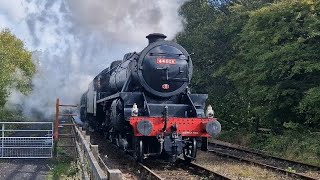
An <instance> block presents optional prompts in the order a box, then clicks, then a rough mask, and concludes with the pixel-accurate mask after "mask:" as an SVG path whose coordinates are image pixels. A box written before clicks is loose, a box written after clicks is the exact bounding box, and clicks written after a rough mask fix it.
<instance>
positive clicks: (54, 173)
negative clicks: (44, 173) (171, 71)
mask: <svg viewBox="0 0 320 180" xmlns="http://www.w3.org/2000/svg"><path fill="white" fill-rule="evenodd" d="M79 172H80V169H79V167H78V165H77V162H76V161H72V160H70V159H63V158H56V159H53V160H52V167H51V170H50V172H49V176H48V178H47V179H48V180H60V179H76V177H77V176H78V174H79Z"/></svg>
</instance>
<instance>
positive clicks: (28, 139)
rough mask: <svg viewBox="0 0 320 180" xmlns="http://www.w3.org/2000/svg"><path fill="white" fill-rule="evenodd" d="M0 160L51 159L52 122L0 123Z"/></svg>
mask: <svg viewBox="0 0 320 180" xmlns="http://www.w3.org/2000/svg"><path fill="white" fill-rule="evenodd" d="M0 126H1V130H0V131H1V137H0V158H52V149H53V136H52V134H53V123H52V122H0Z"/></svg>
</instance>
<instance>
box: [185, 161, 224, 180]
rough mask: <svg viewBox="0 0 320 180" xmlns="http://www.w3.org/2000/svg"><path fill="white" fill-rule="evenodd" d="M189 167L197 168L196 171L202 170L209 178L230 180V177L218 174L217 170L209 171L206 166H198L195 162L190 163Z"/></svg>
mask: <svg viewBox="0 0 320 180" xmlns="http://www.w3.org/2000/svg"><path fill="white" fill-rule="evenodd" d="M189 167H191V168H194V169H197V171H202V172H203V173H204V174H206V175H207V176H208V177H210V179H218V180H230V178H228V177H226V176H224V175H222V174H219V173H217V172H214V171H211V170H209V169H208V168H205V167H203V166H200V165H199V164H196V163H190V164H189Z"/></svg>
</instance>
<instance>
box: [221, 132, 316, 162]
mask: <svg viewBox="0 0 320 180" xmlns="http://www.w3.org/2000/svg"><path fill="white" fill-rule="evenodd" d="M218 139H220V140H223V141H227V142H231V143H235V144H240V145H243V146H247V147H251V148H255V149H260V150H263V151H267V152H269V153H271V154H273V155H275V156H279V157H284V158H287V159H292V160H296V161H300V162H305V163H308V164H314V165H318V166H320V133H319V132H309V131H306V130H302V131H293V130H286V131H284V132H283V133H282V134H280V135H274V134H255V133H251V132H249V131H246V130H239V131H226V132H224V133H222V135H221V136H220V137H219V138H218Z"/></svg>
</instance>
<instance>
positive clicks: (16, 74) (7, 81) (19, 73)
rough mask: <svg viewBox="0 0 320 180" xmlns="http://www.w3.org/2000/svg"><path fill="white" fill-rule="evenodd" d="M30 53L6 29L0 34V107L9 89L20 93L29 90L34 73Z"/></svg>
mask: <svg viewBox="0 0 320 180" xmlns="http://www.w3.org/2000/svg"><path fill="white" fill-rule="evenodd" d="M35 70H36V69H35V65H34V64H33V62H32V60H31V53H30V52H29V51H27V50H26V49H25V47H24V44H23V42H22V41H21V40H19V39H18V38H17V37H15V36H14V35H13V34H12V33H11V32H10V31H9V30H8V29H5V30H2V31H1V32H0V107H3V106H4V104H5V103H6V98H7V96H8V94H9V92H10V90H9V89H10V88H16V89H17V90H19V91H21V92H22V93H27V92H28V91H29V90H30V89H31V83H30V82H31V78H32V76H33V74H34V73H35Z"/></svg>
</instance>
